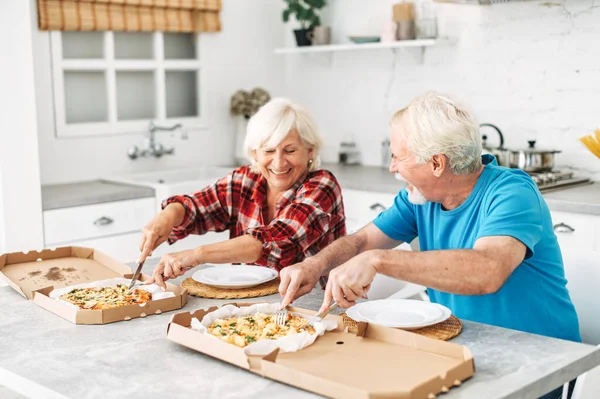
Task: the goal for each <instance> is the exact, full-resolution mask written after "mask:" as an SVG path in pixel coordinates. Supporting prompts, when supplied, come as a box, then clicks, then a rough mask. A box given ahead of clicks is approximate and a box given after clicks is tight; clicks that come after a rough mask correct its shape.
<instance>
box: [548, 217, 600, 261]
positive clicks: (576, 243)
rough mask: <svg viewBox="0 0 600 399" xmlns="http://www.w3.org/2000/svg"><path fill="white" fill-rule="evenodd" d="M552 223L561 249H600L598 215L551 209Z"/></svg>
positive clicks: (599, 220)
mask: <svg viewBox="0 0 600 399" xmlns="http://www.w3.org/2000/svg"><path fill="white" fill-rule="evenodd" d="M551 214H552V224H553V226H554V232H555V233H556V237H557V238H558V243H559V245H560V247H561V249H562V251H563V252H564V251H566V250H568V251H577V250H582V251H600V242H599V241H600V216H597V215H590V214H584V213H573V212H559V211H552V212H551Z"/></svg>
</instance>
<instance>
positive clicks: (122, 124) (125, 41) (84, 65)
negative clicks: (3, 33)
mask: <svg viewBox="0 0 600 399" xmlns="http://www.w3.org/2000/svg"><path fill="white" fill-rule="evenodd" d="M50 35H51V43H52V67H53V77H54V102H55V107H54V109H55V116H56V132H57V136H59V137H73V136H90V135H106V134H121V133H129V132H141V131H145V130H146V129H147V128H148V122H149V121H150V120H153V121H156V122H157V123H160V124H167V123H168V124H172V123H182V124H184V125H195V126H198V125H202V123H203V121H202V116H203V112H202V107H203V106H204V101H202V92H203V91H202V81H203V79H202V65H201V62H200V51H199V40H198V35H195V34H191V33H161V32H152V33H146V32H123V33H121V32H51V33H50Z"/></svg>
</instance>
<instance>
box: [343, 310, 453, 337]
mask: <svg viewBox="0 0 600 399" xmlns="http://www.w3.org/2000/svg"><path fill="white" fill-rule="evenodd" d="M340 316H342V318H343V319H344V325H345V326H346V327H348V331H349V332H351V333H356V331H357V327H358V322H356V321H355V320H353V319H351V318H350V317H348V315H346V313H342V314H340ZM461 331H462V323H461V322H460V320H458V319H457V318H456V317H454V316H450V318H448V319H447V320H444V321H442V322H441V323H437V324H434V325H432V326H428V327H423V328H419V329H418V330H410V332H413V333H415V334H420V335H424V336H426V337H429V338H433V339H439V340H441V341H448V340H449V339H450V338H454V337H456V336H457V335H458V334H460V332H461Z"/></svg>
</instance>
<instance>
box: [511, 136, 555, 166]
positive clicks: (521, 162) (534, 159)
mask: <svg viewBox="0 0 600 399" xmlns="http://www.w3.org/2000/svg"><path fill="white" fill-rule="evenodd" d="M527 143H529V148H526V149H523V150H510V149H509V150H508V153H509V166H510V167H511V168H519V169H521V170H524V171H525V172H550V171H551V170H552V169H554V154H557V153H559V152H560V150H540V149H537V148H535V140H531V141H528V142H527Z"/></svg>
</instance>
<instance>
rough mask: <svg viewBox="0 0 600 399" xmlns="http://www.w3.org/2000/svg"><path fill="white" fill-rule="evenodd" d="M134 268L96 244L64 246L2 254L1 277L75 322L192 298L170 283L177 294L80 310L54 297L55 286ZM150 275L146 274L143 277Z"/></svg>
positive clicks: (157, 309) (168, 306)
mask: <svg viewBox="0 0 600 399" xmlns="http://www.w3.org/2000/svg"><path fill="white" fill-rule="evenodd" d="M132 275H133V273H132V271H131V269H130V268H129V267H128V266H126V265H124V264H123V263H120V262H118V261H116V260H115V259H113V258H111V257H110V256H108V255H106V254H104V253H102V252H100V251H97V250H95V249H92V248H83V247H61V248H56V249H54V250H50V249H45V250H42V251H39V252H38V251H32V252H28V253H23V252H15V253H10V254H3V255H0V277H4V279H5V280H6V281H7V283H8V284H9V285H10V286H11V287H12V288H13V289H14V290H15V291H17V292H18V293H19V294H21V295H23V296H24V297H26V298H28V299H32V300H33V302H35V303H36V304H38V305H39V306H41V307H42V308H44V309H46V310H49V311H50V312H52V313H55V314H57V315H59V316H60V317H63V318H65V319H67V320H69V321H70V322H72V323H75V324H107V323H112V322H115V321H121V320H130V319H134V318H137V317H146V316H149V315H153V314H160V313H162V312H167V311H170V310H175V309H181V308H182V307H183V306H184V305H185V304H186V303H187V301H188V297H187V291H186V290H184V289H182V288H181V287H179V286H176V285H173V284H170V283H167V291H170V292H173V293H174V294H175V296H173V297H170V298H164V299H159V300H154V301H150V302H148V303H146V304H144V305H129V306H123V307H120V308H113V309H103V310H80V309H77V308H75V307H71V306H69V305H67V304H64V303H62V302H59V301H58V300H56V299H53V298H50V297H49V296H48V295H49V294H50V292H52V290H54V289H58V288H63V287H68V286H71V285H75V284H81V283H88V282H93V281H99V280H106V279H111V278H119V277H125V278H131V277H132ZM149 278H150V276H148V275H145V274H142V275H141V276H140V280H141V281H145V280H147V279H149Z"/></svg>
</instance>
